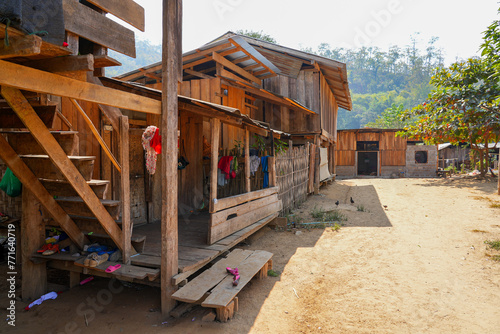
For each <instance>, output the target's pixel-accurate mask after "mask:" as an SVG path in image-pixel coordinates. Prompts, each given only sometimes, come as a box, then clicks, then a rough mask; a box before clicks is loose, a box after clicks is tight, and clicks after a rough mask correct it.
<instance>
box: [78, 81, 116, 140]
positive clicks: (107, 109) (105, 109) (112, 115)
mask: <svg viewBox="0 0 500 334" xmlns="http://www.w3.org/2000/svg"><path fill="white" fill-rule="evenodd" d="M87 81H88V82H90V83H92V84H94V85H97V86H101V87H104V85H103V84H102V82H101V80H100V79H99V78H96V77H95V76H94V75H93V74H92V73H88V74H87ZM98 106H99V109H101V111H102V113H103V114H104V116H106V118H107V119H108V120H109V122H110V123H111V126H112V127H113V129H115V130H116V131H119V129H120V124H119V122H120V117H121V116H122V115H123V114H122V111H121V110H120V109H118V108H117V107H112V106H107V105H104V104H98Z"/></svg>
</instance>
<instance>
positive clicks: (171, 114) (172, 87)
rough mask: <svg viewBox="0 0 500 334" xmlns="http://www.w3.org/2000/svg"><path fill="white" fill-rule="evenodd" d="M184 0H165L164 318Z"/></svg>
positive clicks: (174, 245)
mask: <svg viewBox="0 0 500 334" xmlns="http://www.w3.org/2000/svg"><path fill="white" fill-rule="evenodd" d="M181 52H182V0H163V58H162V68H163V72H162V114H161V127H160V129H161V135H162V148H163V149H162V155H163V160H162V164H161V180H162V184H161V186H162V187H161V188H162V190H161V191H162V194H161V200H162V208H161V236H162V237H161V254H162V256H161V312H162V317H163V318H164V319H166V318H168V316H169V313H170V311H172V310H173V309H174V307H175V303H176V302H175V300H174V299H172V294H173V293H174V292H175V291H176V286H174V285H173V284H172V277H173V276H174V275H176V274H177V273H178V271H179V269H178V261H179V257H178V256H179V253H178V222H177V215H178V212H177V201H178V199H177V194H178V189H177V187H178V180H177V177H178V175H177V163H178V161H177V156H178V150H177V141H178V135H177V133H178V130H179V128H178V124H179V114H178V112H179V111H178V82H179V80H180V79H181V76H180V73H181V72H180V68H182V63H181V57H180V54H181Z"/></svg>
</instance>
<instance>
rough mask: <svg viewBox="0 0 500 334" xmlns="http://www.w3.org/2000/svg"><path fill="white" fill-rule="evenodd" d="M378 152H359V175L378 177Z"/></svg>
mask: <svg viewBox="0 0 500 334" xmlns="http://www.w3.org/2000/svg"><path fill="white" fill-rule="evenodd" d="M377 166H378V152H358V175H368V176H377V175H378V168H377Z"/></svg>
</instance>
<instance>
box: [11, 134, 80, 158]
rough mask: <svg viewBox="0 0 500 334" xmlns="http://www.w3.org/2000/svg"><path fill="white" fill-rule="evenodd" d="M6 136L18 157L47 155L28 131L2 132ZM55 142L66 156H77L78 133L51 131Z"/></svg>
mask: <svg viewBox="0 0 500 334" xmlns="http://www.w3.org/2000/svg"><path fill="white" fill-rule="evenodd" d="M2 133H3V134H6V135H7V140H8V142H9V144H10V146H12V148H13V149H14V151H16V152H17V154H19V155H26V154H42V155H43V154H47V153H46V152H45V150H44V149H43V148H42V147H41V146H40V145H39V144H38V142H37V141H36V140H35V138H34V137H33V136H32V135H31V132H28V131H2ZM50 133H51V134H52V135H53V136H54V138H55V140H57V142H58V143H59V145H61V148H62V149H63V150H64V152H65V153H66V155H78V136H77V134H78V132H76V131H51V132H50Z"/></svg>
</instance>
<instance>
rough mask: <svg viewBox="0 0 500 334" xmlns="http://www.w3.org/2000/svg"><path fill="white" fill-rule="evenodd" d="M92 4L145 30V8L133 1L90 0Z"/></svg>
mask: <svg viewBox="0 0 500 334" xmlns="http://www.w3.org/2000/svg"><path fill="white" fill-rule="evenodd" d="M88 2H90V3H91V4H93V5H95V6H97V7H99V8H100V9H102V10H103V11H105V12H106V13H111V14H113V15H114V16H116V17H118V18H119V19H122V20H123V21H125V22H127V23H128V24H130V25H132V26H134V27H136V28H137V29H139V30H140V31H144V29H145V23H144V21H145V14H144V8H142V7H141V6H140V5H138V4H137V3H136V2H135V1H132V0H88Z"/></svg>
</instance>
